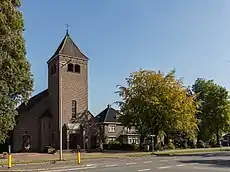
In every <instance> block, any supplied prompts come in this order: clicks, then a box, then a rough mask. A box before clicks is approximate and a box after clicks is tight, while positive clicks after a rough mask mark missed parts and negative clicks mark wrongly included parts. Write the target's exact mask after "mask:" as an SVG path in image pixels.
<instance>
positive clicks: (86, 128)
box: [12, 31, 99, 152]
mask: <svg viewBox="0 0 230 172" xmlns="http://www.w3.org/2000/svg"><path fill="white" fill-rule="evenodd" d="M88 60H89V59H88V57H86V56H85V55H84V54H83V53H82V52H81V51H80V49H79V48H78V47H77V46H76V44H75V43H74V41H73V40H72V39H71V37H70V35H69V33H68V31H67V33H66V35H65V37H64V38H63V40H62V41H61V43H60V45H59V46H58V48H57V50H56V51H55V53H54V54H53V55H52V57H51V58H50V59H49V60H48V61H47V66H48V88H47V89H46V90H44V91H42V92H40V93H39V94H37V95H35V96H33V97H32V98H31V99H30V100H29V101H28V103H26V104H21V105H20V106H19V107H18V109H17V110H18V113H19V115H18V116H17V118H16V127H15V129H14V131H13V138H12V139H13V140H12V143H13V145H12V149H13V152H20V151H25V150H29V151H31V152H43V151H44V150H45V149H46V147H48V146H51V147H53V148H56V149H59V148H60V128H62V147H63V149H64V150H65V149H76V147H77V145H80V147H81V148H82V149H87V148H94V147H96V145H97V144H98V138H99V132H98V127H97V123H96V121H95V119H96V118H94V116H93V115H92V114H91V113H90V112H89V110H88ZM60 117H61V118H60Z"/></svg>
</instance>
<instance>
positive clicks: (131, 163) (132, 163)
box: [125, 162, 137, 165]
mask: <svg viewBox="0 0 230 172" xmlns="http://www.w3.org/2000/svg"><path fill="white" fill-rule="evenodd" d="M135 164H137V163H135V162H130V163H126V164H125V165H135Z"/></svg>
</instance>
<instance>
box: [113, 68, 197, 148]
mask: <svg viewBox="0 0 230 172" xmlns="http://www.w3.org/2000/svg"><path fill="white" fill-rule="evenodd" d="M126 82H127V86H126V87H125V86H119V91H118V92H117V93H118V94H119V95H120V96H121V98H122V101H120V102H118V103H119V106H120V108H121V116H120V117H119V120H120V121H121V122H122V123H123V125H125V126H127V127H131V126H135V127H136V129H137V130H138V132H139V134H140V143H141V144H142V143H143V141H144V139H145V138H146V136H147V135H149V134H155V135H156V136H159V135H160V134H162V133H165V134H167V136H172V135H174V134H175V133H178V132H179V133H184V134H188V135H189V136H191V137H192V136H195V134H196V130H197V122H198V121H197V119H196V117H195V114H196V113H197V109H196V102H195V101H194V98H193V96H192V95H189V94H188V90H187V88H185V87H184V86H183V83H182V81H181V80H178V79H176V78H175V70H173V71H171V72H169V73H168V74H167V75H164V74H163V73H162V72H160V71H159V72H155V71H146V70H139V71H137V72H134V73H131V75H130V76H129V77H128V78H127V79H126Z"/></svg>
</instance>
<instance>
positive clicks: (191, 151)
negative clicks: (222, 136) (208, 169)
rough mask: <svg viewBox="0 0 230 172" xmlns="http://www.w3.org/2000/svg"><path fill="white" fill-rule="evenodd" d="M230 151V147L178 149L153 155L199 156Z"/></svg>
mask: <svg viewBox="0 0 230 172" xmlns="http://www.w3.org/2000/svg"><path fill="white" fill-rule="evenodd" d="M222 151H230V147H221V148H200V149H176V150H167V151H157V152H153V153H152V155H158V156H160V155H183V154H199V153H212V152H222Z"/></svg>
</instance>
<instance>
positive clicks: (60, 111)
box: [58, 60, 72, 161]
mask: <svg viewBox="0 0 230 172" xmlns="http://www.w3.org/2000/svg"><path fill="white" fill-rule="evenodd" d="M71 61H72V60H69V61H67V62H66V63H65V64H63V65H61V63H60V60H59V65H58V68H59V101H58V104H59V144H60V146H59V148H60V150H59V160H60V161H62V160H63V153H62V150H63V148H62V133H63V132H62V125H63V120H62V75H61V68H62V67H64V66H65V65H67V64H68V63H69V62H71Z"/></svg>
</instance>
